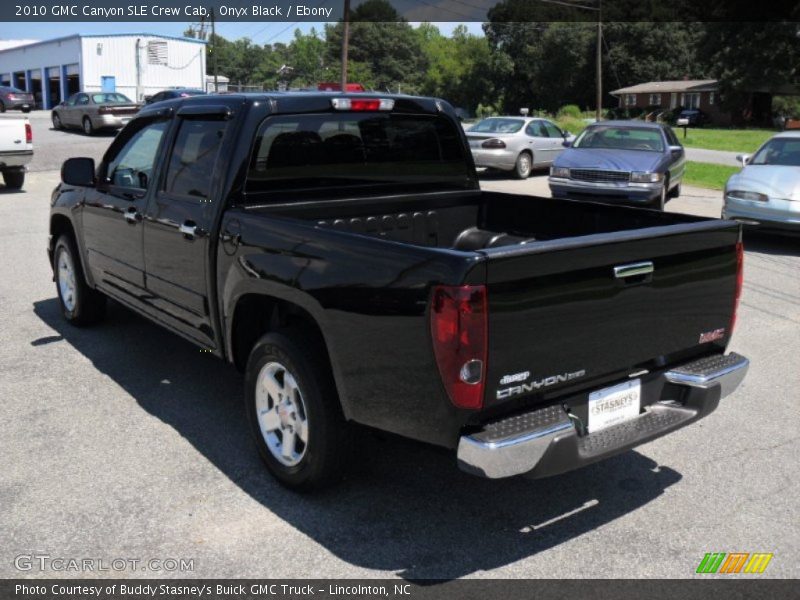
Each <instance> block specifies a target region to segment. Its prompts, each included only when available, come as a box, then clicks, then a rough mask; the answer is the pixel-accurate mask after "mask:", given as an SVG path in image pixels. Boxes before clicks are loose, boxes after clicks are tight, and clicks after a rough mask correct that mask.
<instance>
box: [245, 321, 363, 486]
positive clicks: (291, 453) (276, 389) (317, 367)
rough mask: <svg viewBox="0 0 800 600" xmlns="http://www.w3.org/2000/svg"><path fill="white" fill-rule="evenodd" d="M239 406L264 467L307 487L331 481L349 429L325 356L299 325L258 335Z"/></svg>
mask: <svg viewBox="0 0 800 600" xmlns="http://www.w3.org/2000/svg"><path fill="white" fill-rule="evenodd" d="M245 410H246V412H247V418H248V421H249V423H250V427H251V431H252V434H253V437H254V438H255V443H256V446H257V448H258V452H259V454H260V455H261V458H262V460H263V461H264V463H265V464H266V466H267V469H269V471H270V472H271V473H272V475H273V476H275V478H276V479H277V480H278V481H279V482H280V483H282V484H283V485H285V486H286V487H288V488H290V489H293V490H295V491H302V492H307V491H312V490H316V489H320V488H323V487H325V486H327V485H330V484H332V483H334V482H336V481H337V480H338V479H339V478H340V477H341V474H342V472H343V469H344V465H345V463H346V460H347V456H348V454H349V447H350V431H349V426H348V424H347V422H346V421H345V419H344V416H343V415H342V411H341V407H340V405H339V397H338V394H337V392H336V386H335V384H334V381H333V375H332V374H331V371H330V367H329V365H328V361H327V358H326V357H325V354H324V352H323V351H322V349H321V347H320V343H319V342H317V341H316V340H315V336H314V335H311V334H309V333H308V332H306V330H305V329H304V328H302V327H291V328H287V329H283V330H281V331H276V332H272V333H268V334H266V335H264V336H263V337H262V338H261V339H260V340H259V341H258V342H257V343H256V345H255V347H254V348H253V350H252V352H251V353H250V358H249V359H248V361H247V370H246V373H245Z"/></svg>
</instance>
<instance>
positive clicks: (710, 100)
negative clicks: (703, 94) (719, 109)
mask: <svg viewBox="0 0 800 600" xmlns="http://www.w3.org/2000/svg"><path fill="white" fill-rule="evenodd" d="M708 105H709V106H714V92H709V93H708Z"/></svg>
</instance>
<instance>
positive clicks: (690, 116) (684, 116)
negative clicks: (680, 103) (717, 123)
mask: <svg viewBox="0 0 800 600" xmlns="http://www.w3.org/2000/svg"><path fill="white" fill-rule="evenodd" d="M684 120H685V122H686V125H687V126H689V127H702V126H703V125H706V124H708V123H710V122H711V119H710V118H709V117H708V115H707V114H706V113H704V112H703V111H702V110H700V109H699V108H686V109H684V110H682V111H681V112H680V113H678V120H677V121H676V123H677V124H678V125H682V124H683V121H684Z"/></svg>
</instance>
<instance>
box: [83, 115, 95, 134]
mask: <svg viewBox="0 0 800 600" xmlns="http://www.w3.org/2000/svg"><path fill="white" fill-rule="evenodd" d="M83 133H85V134H86V135H94V125H92V120H91V119H90V118H89V117H83Z"/></svg>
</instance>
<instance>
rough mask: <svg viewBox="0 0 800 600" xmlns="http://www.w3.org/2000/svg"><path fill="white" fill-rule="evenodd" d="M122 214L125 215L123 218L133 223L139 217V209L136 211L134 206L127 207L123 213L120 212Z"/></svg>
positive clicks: (137, 220) (136, 221)
mask: <svg viewBox="0 0 800 600" xmlns="http://www.w3.org/2000/svg"><path fill="white" fill-rule="evenodd" d="M122 216H123V217H125V220H126V221H127V222H128V223H132V224H134V225H135V224H136V223H138V222H139V218H140V217H141V215H140V214H139V211H137V210H136V209H135V208H129V209H128V210H126V211H125V212H124V213H122Z"/></svg>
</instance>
